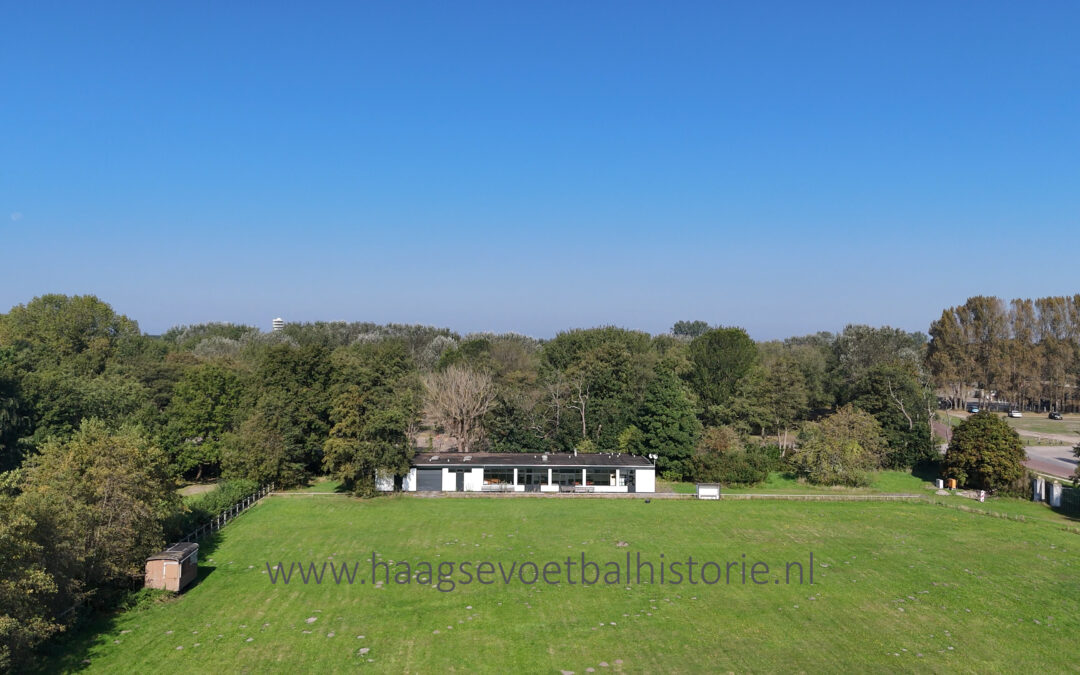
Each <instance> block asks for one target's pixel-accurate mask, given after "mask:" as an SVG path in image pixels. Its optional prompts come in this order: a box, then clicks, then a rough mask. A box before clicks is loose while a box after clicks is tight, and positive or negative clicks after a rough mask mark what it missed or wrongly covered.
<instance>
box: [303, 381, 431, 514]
mask: <svg viewBox="0 0 1080 675" xmlns="http://www.w3.org/2000/svg"><path fill="white" fill-rule="evenodd" d="M410 417H411V414H410V411H408V410H407V409H406V408H405V406H401V405H398V406H394V405H387V404H386V403H385V402H383V401H379V400H378V397H377V396H374V395H372V393H371V392H370V391H364V390H362V389H361V388H360V387H358V386H356V385H352V386H349V387H347V388H346V389H345V390H344V391H342V392H341V393H340V394H339V395H338V396H337V398H335V400H334V407H333V411H332V418H333V420H334V426H333V427H332V428H331V429H330V437H329V438H327V439H326V443H325V444H324V454H323V466H324V467H325V469H326V470H327V471H328V472H329V473H330V474H331V475H332V476H334V477H336V478H338V479H340V480H341V481H342V485H343V486H344V487H345V489H347V490H350V491H351V492H353V493H354V494H356V495H358V496H362V497H370V496H372V495H374V494H375V478H376V474H377V473H385V474H388V475H394V476H403V475H405V474H406V473H408V471H409V459H410V458H411V456H412V452H411V450H410V448H409V443H408V436H407V433H406V432H407V430H408V426H409V421H410Z"/></svg>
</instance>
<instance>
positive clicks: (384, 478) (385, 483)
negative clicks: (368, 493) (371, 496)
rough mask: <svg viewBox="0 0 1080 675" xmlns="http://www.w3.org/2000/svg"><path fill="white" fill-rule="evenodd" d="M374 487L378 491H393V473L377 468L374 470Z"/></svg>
mask: <svg viewBox="0 0 1080 675" xmlns="http://www.w3.org/2000/svg"><path fill="white" fill-rule="evenodd" d="M375 489H376V490H378V491H379V492H393V491H394V474H392V473H389V472H387V471H383V470H381V469H378V470H376V471H375Z"/></svg>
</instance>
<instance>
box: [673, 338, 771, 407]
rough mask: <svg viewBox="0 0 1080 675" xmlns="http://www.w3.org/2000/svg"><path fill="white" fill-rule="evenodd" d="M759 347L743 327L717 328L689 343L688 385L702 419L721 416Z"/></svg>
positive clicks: (752, 364)
mask: <svg viewBox="0 0 1080 675" xmlns="http://www.w3.org/2000/svg"><path fill="white" fill-rule="evenodd" d="M757 358H758V350H757V346H756V345H755V344H754V341H753V340H751V339H750V336H749V335H747V334H746V331H744V330H743V329H742V328H716V329H714V330H710V331H708V332H707V333H703V334H701V335H700V336H698V337H697V338H694V341H693V342H691V343H690V362H691V369H690V372H689V374H688V380H689V382H690V385H691V386H692V387H693V388H694V391H695V392H696V393H697V395H698V398H699V400H700V401H701V406H702V408H703V409H704V412H705V419H706V420H709V421H715V420H716V419H721V418H722V417H723V408H724V407H725V406H727V405H728V404H729V403H730V401H731V398H732V396H734V394H735V388H736V386H737V385H738V383H739V380H741V379H742V378H743V377H745V376H746V374H747V373H749V372H750V369H751V368H753V366H754V364H755V363H757Z"/></svg>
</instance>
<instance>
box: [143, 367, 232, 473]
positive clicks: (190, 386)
mask: <svg viewBox="0 0 1080 675" xmlns="http://www.w3.org/2000/svg"><path fill="white" fill-rule="evenodd" d="M241 395H242V389H241V384H240V379H239V377H237V375H236V374H235V373H233V372H232V371H230V370H228V369H226V368H223V367H221V366H219V365H215V364H206V365H202V366H199V367H196V368H193V369H191V370H189V371H188V372H186V373H185V374H184V376H183V378H182V379H181V380H180V381H179V382H178V383H177V384H176V388H175V390H174V393H173V397H172V401H171V402H170V403H169V406H168V408H167V409H166V411H165V414H166V417H167V419H168V424H167V426H166V428H165V431H164V433H163V434H162V437H163V439H164V444H165V447H166V448H167V450H168V452H169V453H170V455H171V456H172V457H173V461H174V462H175V464H176V466H177V469H178V470H179V471H180V473H189V472H191V471H194V472H195V475H194V479H195V480H200V479H202V476H203V472H204V471H207V470H209V471H210V472H211V473H216V472H217V471H218V470H219V468H220V466H219V465H220V462H221V456H220V452H221V441H222V439H223V438H224V437H225V434H226V433H228V432H229V431H231V430H232V426H233V420H234V419H235V417H236V413H237V410H238V407H239V405H240V400H241Z"/></svg>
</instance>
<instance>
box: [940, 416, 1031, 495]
mask: <svg viewBox="0 0 1080 675" xmlns="http://www.w3.org/2000/svg"><path fill="white" fill-rule="evenodd" d="M1026 456H1027V454H1026V453H1025V452H1024V445H1023V443H1021V442H1020V436H1019V435H1018V434H1017V433H1016V431H1014V430H1013V429H1012V427H1010V426H1009V425H1008V424H1007V423H1006V422H1005V420H1004V419H1002V418H1001V417H998V416H997V415H995V414H993V413H991V412H988V411H983V412H980V413H979V414H977V415H972V416H971V417H969V418H967V419H966V420H964V421H963V422H961V423H960V425H959V426H957V427H956V430H955V431H953V435H952V441H950V442H949V449H948V451H947V452H946V453H945V461H944V465H943V471H944V474H945V475H946V476H949V477H952V478H956V479H957V480H958V481H959V482H960V484H961V485H964V486H967V487H973V488H980V489H983V490H1000V489H1008V488H1010V487H1012V486H1013V485H1015V484H1016V483H1018V482H1019V481H1020V480H1021V479H1022V478H1023V477H1024V471H1025V470H1024V459H1025V458H1026Z"/></svg>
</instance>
